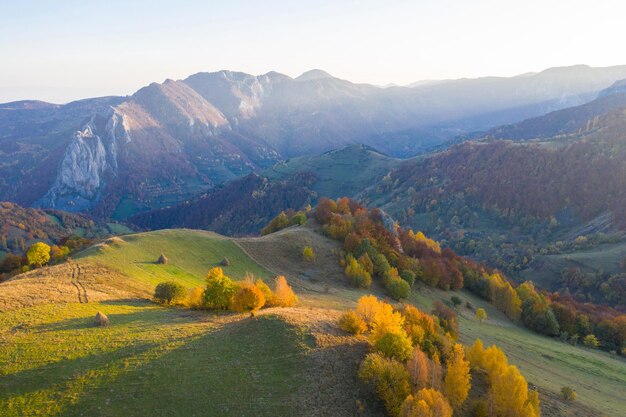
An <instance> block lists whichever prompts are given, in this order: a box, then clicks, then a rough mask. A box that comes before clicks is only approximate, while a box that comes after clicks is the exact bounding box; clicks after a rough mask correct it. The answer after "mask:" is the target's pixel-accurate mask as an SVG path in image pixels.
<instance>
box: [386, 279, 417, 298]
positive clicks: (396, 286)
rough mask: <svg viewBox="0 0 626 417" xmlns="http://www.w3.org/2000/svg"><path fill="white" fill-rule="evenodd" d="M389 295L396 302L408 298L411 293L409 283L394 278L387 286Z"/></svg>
mask: <svg viewBox="0 0 626 417" xmlns="http://www.w3.org/2000/svg"><path fill="white" fill-rule="evenodd" d="M385 289H386V290H387V294H389V296H390V297H391V298H393V299H394V300H400V299H402V298H407V297H408V296H409V294H410V292H411V287H410V286H409V283H408V282H406V281H405V280H403V279H401V278H392V279H390V280H388V281H387V283H386V284H385Z"/></svg>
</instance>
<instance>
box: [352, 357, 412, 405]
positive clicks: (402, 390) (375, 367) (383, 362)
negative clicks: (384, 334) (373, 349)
mask: <svg viewBox="0 0 626 417" xmlns="http://www.w3.org/2000/svg"><path fill="white" fill-rule="evenodd" d="M359 378H361V380H363V381H364V382H365V383H367V384H369V385H370V386H372V387H373V388H374V389H375V390H376V393H377V394H378V396H379V397H380V399H381V400H382V401H383V403H384V404H385V408H386V409H387V412H388V413H389V414H390V415H392V416H397V415H398V414H399V412H400V407H401V406H402V403H403V402H404V400H405V398H406V397H407V396H408V395H409V394H410V393H411V385H410V383H409V373H408V371H407V370H406V368H405V366H404V365H403V364H402V363H401V362H398V361H397V360H395V359H388V358H385V357H383V356H382V355H380V354H378V353H370V354H368V355H367V356H366V357H365V359H364V360H363V362H362V363H361V367H360V368H359Z"/></svg>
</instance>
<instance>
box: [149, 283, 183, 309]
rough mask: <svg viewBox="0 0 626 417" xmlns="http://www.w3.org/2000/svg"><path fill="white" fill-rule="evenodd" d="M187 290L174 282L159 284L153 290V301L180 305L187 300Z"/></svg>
mask: <svg viewBox="0 0 626 417" xmlns="http://www.w3.org/2000/svg"><path fill="white" fill-rule="evenodd" d="M187 293H188V291H187V288H185V286H184V285H182V284H180V283H178V282H176V281H166V282H161V283H159V285H157V286H156V288H155V290H154V299H155V301H157V302H159V303H162V304H182V303H183V302H184V301H185V300H186V299H187Z"/></svg>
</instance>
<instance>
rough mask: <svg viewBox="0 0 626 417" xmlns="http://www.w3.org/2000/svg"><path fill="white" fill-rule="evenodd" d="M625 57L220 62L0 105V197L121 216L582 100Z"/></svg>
mask: <svg viewBox="0 0 626 417" xmlns="http://www.w3.org/2000/svg"><path fill="white" fill-rule="evenodd" d="M622 79H626V66H621V67H609V68H591V67H587V66H575V67H565V68H555V69H549V70H546V71H543V72H540V73H537V74H532V75H526V76H524V77H513V78H498V77H487V78H480V79H473V80H472V79H464V80H452V81H444V82H438V83H435V84H432V83H431V84H425V85H421V86H417V87H414V88H406V87H389V88H380V87H375V86H372V85H367V84H354V83H351V82H349V81H346V80H341V79H338V78H335V77H332V76H331V75H330V74H328V73H325V72H323V71H321V70H312V71H309V72H307V73H305V74H303V75H301V76H300V77H297V78H295V79H294V78H291V77H289V76H286V75H283V74H280V73H277V72H270V73H267V74H264V75H260V76H254V75H249V74H245V73H240V72H232V71H220V72H215V73H198V74H194V75H192V76H190V77H188V78H187V79H185V80H179V81H173V80H166V81H165V82H163V83H161V84H158V83H153V84H150V85H149V86H146V87H144V88H142V89H140V90H139V91H137V92H136V93H135V94H133V95H132V96H129V97H102V98H95V99H87V100H80V101H77V102H72V103H68V104H65V105H54V104H48V103H43V102H36V101H24V102H16V103H7V104H0V199H4V200H10V201H15V202H18V203H19V204H21V205H23V206H38V207H44V208H57V209H63V210H69V211H78V212H88V213H92V214H94V215H96V216H99V217H104V218H108V217H114V218H119V219H122V218H126V217H128V216H130V215H132V214H134V213H137V212H141V211H146V210H149V209H154V208H159V207H164V206H168V205H172V204H176V203H179V202H182V201H186V200H188V199H189V198H192V197H193V196H196V195H199V194H201V193H203V192H205V191H206V190H208V189H210V188H212V187H215V186H216V185H219V184H223V183H225V182H227V181H229V180H232V179H235V178H239V177H242V176H244V175H247V174H249V173H252V172H260V171H263V170H265V169H267V168H269V167H271V166H273V165H274V164H275V163H276V162H279V161H282V160H286V159H288V158H295V157H302V156H310V155H316V154H320V153H322V152H325V151H329V150H333V149H340V148H343V147H345V146H348V145H352V144H356V143H363V144H365V145H368V146H371V147H374V148H375V149H377V150H378V151H381V152H384V153H386V154H389V155H392V156H394V157H408V156H412V155H416V154H419V153H422V152H424V151H426V150H428V149H431V148H432V147H433V146H437V145H440V144H441V143H443V142H444V141H446V140H448V139H450V138H452V137H454V136H456V135H458V134H460V133H464V132H467V131H468V130H476V129H479V130H480V129H486V128H490V127H493V126H495V125H499V124H502V123H511V122H517V121H520V120H523V119H525V118H527V117H532V116H538V115H542V114H545V113H547V112H549V111H552V110H558V109H562V108H565V107H568V106H572V105H575V104H582V103H586V102H588V101H590V100H592V99H594V98H595V97H596V96H597V95H598V93H599V92H600V91H602V90H604V89H606V88H608V87H610V86H611V85H613V84H614V83H615V82H616V81H619V80H622Z"/></svg>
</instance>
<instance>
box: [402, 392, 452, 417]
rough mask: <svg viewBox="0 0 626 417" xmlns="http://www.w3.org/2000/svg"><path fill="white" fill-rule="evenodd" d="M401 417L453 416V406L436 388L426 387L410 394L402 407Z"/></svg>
mask: <svg viewBox="0 0 626 417" xmlns="http://www.w3.org/2000/svg"><path fill="white" fill-rule="evenodd" d="M400 416H401V417H452V407H451V406H450V404H449V403H448V401H447V400H446V398H445V397H444V396H443V394H442V393H441V392H439V391H437V390H435V389H431V388H424V389H421V390H419V391H418V392H417V394H415V395H414V396H413V395H409V396H408V397H407V398H406V400H404V402H403V403H402V407H401V408H400Z"/></svg>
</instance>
